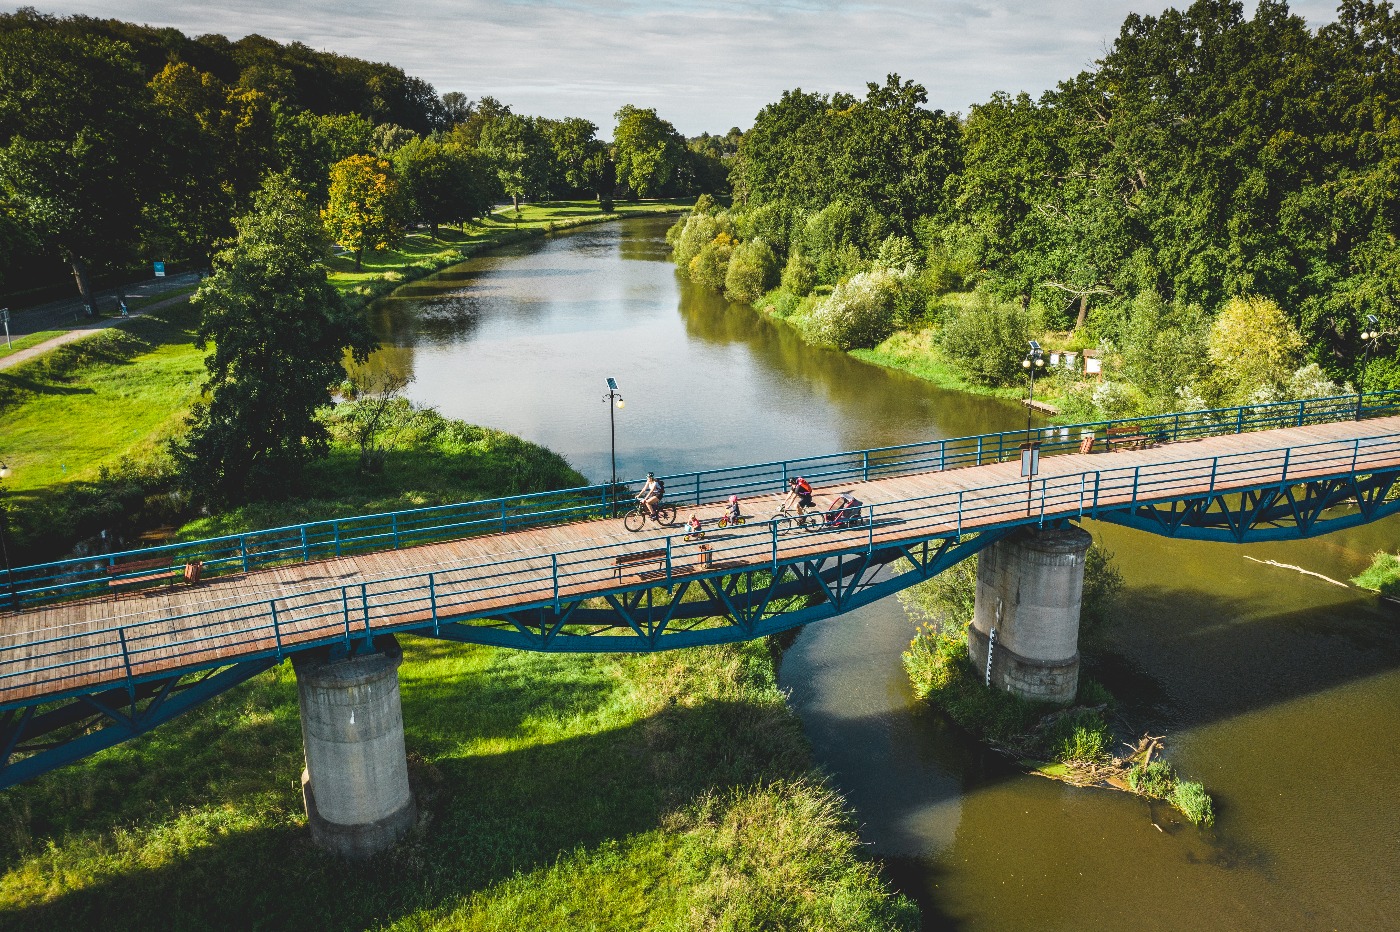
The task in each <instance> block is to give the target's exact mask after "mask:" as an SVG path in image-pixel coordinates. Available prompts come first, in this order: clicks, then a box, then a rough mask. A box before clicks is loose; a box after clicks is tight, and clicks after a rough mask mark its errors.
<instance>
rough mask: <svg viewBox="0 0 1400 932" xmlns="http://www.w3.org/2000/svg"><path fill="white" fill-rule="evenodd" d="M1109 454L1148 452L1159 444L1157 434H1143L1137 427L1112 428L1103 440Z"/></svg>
mask: <svg viewBox="0 0 1400 932" xmlns="http://www.w3.org/2000/svg"><path fill="white" fill-rule="evenodd" d="M1103 442H1104V446H1105V447H1107V448H1108V450H1109V452H1112V451H1114V450H1146V449H1147V448H1148V447H1150V446H1153V445H1155V444H1156V443H1157V436H1156V435H1155V434H1147V433H1143V432H1142V431H1141V430H1139V429H1138V428H1136V427H1129V426H1124V427H1110V428H1109V429H1108V433H1106V434H1105V435H1104V438H1103Z"/></svg>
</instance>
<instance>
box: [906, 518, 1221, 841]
mask: <svg viewBox="0 0 1400 932" xmlns="http://www.w3.org/2000/svg"><path fill="white" fill-rule="evenodd" d="M1122 586H1123V579H1122V576H1121V575H1120V574H1119V572H1118V570H1117V569H1116V567H1115V566H1114V563H1113V555H1112V554H1111V553H1108V552H1107V551H1105V550H1104V549H1103V548H1102V547H1101V546H1100V545H1098V544H1097V543H1096V544H1095V545H1094V546H1092V547H1090V548H1089V552H1088V554H1087V555H1086V557H1085V567H1084V597H1083V609H1082V613H1081V615H1080V634H1079V644H1080V653H1081V655H1083V656H1084V658H1085V662H1084V665H1085V668H1086V669H1092V666H1093V658H1094V655H1095V654H1096V653H1097V652H1098V651H1100V650H1102V649H1103V647H1104V643H1105V641H1106V639H1107V637H1108V635H1109V632H1110V630H1111V627H1112V625H1113V622H1114V618H1115V615H1114V613H1115V610H1116V603H1117V601H1118V596H1119V593H1120V591H1121V590H1122ZM976 591H977V558H976V557H971V558H969V559H967V560H964V561H962V562H961V563H959V564H957V565H955V566H953V567H951V568H950V569H947V570H944V571H943V572H942V573H940V574H939V575H938V576H936V577H934V578H933V579H931V580H928V581H926V582H922V583H919V584H917V585H915V586H911V587H910V588H909V589H906V590H904V591H903V592H901V593H900V594H899V598H900V601H901V602H903V603H904V606H905V608H906V610H907V611H909V613H910V614H911V615H912V616H914V617H915V618H918V619H920V622H919V624H918V628H917V630H916V632H915V634H914V638H913V640H912V641H911V642H910V645H909V649H908V650H906V651H905V652H904V655H903V660H904V667H905V670H906V671H908V674H909V679H910V682H911V683H912V685H913V687H914V693H915V694H916V695H917V696H919V698H921V699H925V700H927V701H928V702H930V703H932V704H933V705H934V706H936V707H937V708H939V709H941V710H942V711H944V712H945V713H946V714H947V715H948V717H949V718H951V719H952V720H953V721H954V722H956V723H957V724H958V725H959V726H961V727H962V728H964V729H966V730H967V731H968V732H970V733H971V734H973V735H974V736H976V737H977V738H980V739H982V740H984V741H986V742H988V743H989V744H990V745H992V746H993V747H994V748H997V749H998V750H1001V751H1003V752H1005V753H1008V754H1010V755H1012V756H1014V757H1015V758H1016V759H1017V760H1019V761H1021V763H1022V765H1023V766H1025V767H1027V768H1028V769H1029V770H1031V771H1033V772H1036V773H1040V774H1043V775H1044V776H1048V777H1053V778H1055V779H1060V780H1064V781H1066V782H1069V783H1074V784H1076V785H1080V786H1110V787H1114V788H1117V789H1121V790H1126V791H1129V792H1133V793H1136V794H1138V795H1140V796H1146V797H1149V798H1155V799H1165V800H1167V801H1168V802H1170V803H1171V804H1172V805H1173V806H1175V807H1176V808H1177V809H1178V810H1180V812H1181V813H1182V814H1183V815H1185V816H1186V818H1188V819H1189V820H1190V821H1191V822H1192V823H1193V824H1196V825H1206V826H1209V825H1211V824H1213V823H1214V821H1215V815H1214V811H1213V808H1212V805H1211V799H1210V796H1209V794H1207V793H1206V791H1205V789H1204V788H1203V787H1202V786H1201V784H1199V783H1196V782H1193V781H1189V780H1182V779H1180V778H1179V777H1178V776H1177V774H1176V773H1175V771H1174V770H1173V769H1172V767H1171V765H1170V764H1169V763H1167V762H1166V761H1163V760H1153V759H1152V755H1153V754H1154V753H1155V752H1156V751H1158V750H1159V749H1160V747H1161V745H1160V743H1159V742H1160V741H1161V739H1160V738H1154V737H1151V736H1148V737H1145V738H1143V739H1141V740H1139V741H1136V742H1131V741H1124V740H1123V738H1124V737H1125V736H1124V735H1121V734H1118V733H1117V731H1116V730H1115V729H1114V727H1113V726H1112V725H1111V724H1110V721H1109V718H1108V715H1109V713H1111V712H1112V711H1113V710H1114V709H1115V706H1116V702H1115V700H1114V697H1113V696H1112V694H1111V693H1109V691H1108V690H1107V689H1105V688H1104V686H1103V685H1102V684H1101V683H1098V682H1097V681H1095V680H1093V679H1090V678H1088V677H1081V679H1080V683H1079V695H1078V696H1077V697H1076V700H1075V703H1074V705H1072V706H1071V707H1070V708H1068V709H1064V708H1060V707H1058V706H1055V705H1052V704H1049V703H1040V702H1031V701H1028V700H1025V699H1022V698H1020V697H1019V696H1015V695H1012V694H1011V693H1005V692H999V691H997V690H993V689H987V688H986V687H985V686H984V685H983V683H982V681H981V679H980V678H979V677H978V676H977V673H976V671H975V670H974V669H973V667H972V663H971V660H970V659H969V657H968V649H967V628H968V625H970V624H971V623H972V611H973V603H974V599H975V596H976ZM1120 743H1122V744H1126V745H1127V746H1128V747H1129V748H1130V749H1131V750H1130V752H1129V753H1128V754H1127V755H1125V756H1124V755H1115V754H1114V753H1113V748H1115V747H1116V746H1118V745H1119V744H1120Z"/></svg>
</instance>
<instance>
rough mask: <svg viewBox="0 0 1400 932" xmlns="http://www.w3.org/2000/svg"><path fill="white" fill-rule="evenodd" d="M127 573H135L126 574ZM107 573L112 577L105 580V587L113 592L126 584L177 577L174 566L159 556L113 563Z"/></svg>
mask: <svg viewBox="0 0 1400 932" xmlns="http://www.w3.org/2000/svg"><path fill="white" fill-rule="evenodd" d="M129 573H136V574H137V575H135V576H130V575H127V574H129ZM107 575H108V576H110V577H112V578H111V579H109V580H107V588H108V589H110V590H111V591H112V592H114V593H115V592H116V591H117V590H119V589H121V588H123V587H126V586H140V585H142V584H144V583H149V582H161V583H171V582H174V581H175V579H176V578H177V577H176V575H175V567H173V566H171V565H170V564H169V563H168V562H167V561H165V560H162V559H161V558H160V557H156V558H154V559H150V560H128V561H126V562H125V563H113V564H111V565H110V566H108V567H107Z"/></svg>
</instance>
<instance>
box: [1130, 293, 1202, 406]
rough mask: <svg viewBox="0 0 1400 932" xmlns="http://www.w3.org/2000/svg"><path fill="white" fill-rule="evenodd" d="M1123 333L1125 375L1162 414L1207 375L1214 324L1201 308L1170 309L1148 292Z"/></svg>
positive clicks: (1134, 304)
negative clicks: (1179, 394) (1179, 393)
mask: <svg viewBox="0 0 1400 932" xmlns="http://www.w3.org/2000/svg"><path fill="white" fill-rule="evenodd" d="M1121 329H1122V333H1121V335H1120V338H1119V342H1120V344H1121V348H1122V353H1123V374H1124V375H1125V376H1126V377H1127V378H1128V379H1129V380H1131V381H1132V382H1133V383H1134V384H1136V385H1138V386H1140V387H1141V388H1142V390H1143V392H1144V393H1145V394H1146V395H1147V396H1148V398H1150V399H1152V400H1153V401H1154V402H1155V403H1156V406H1157V407H1159V408H1168V407H1171V406H1172V402H1173V401H1174V400H1175V399H1176V393H1177V390H1178V389H1179V388H1181V387H1182V386H1186V385H1191V384H1193V383H1195V382H1196V380H1197V379H1198V378H1199V377H1200V376H1201V374H1202V373H1203V372H1204V371H1205V369H1206V365H1207V361H1208V358H1207V355H1206V352H1207V351H1206V347H1207V341H1208V335H1209V333H1210V321H1209V318H1208V317H1207V316H1206V313H1205V311H1203V310H1202V309H1201V308H1200V307H1198V306H1197V305H1194V304H1192V305H1183V304H1179V303H1177V304H1167V303H1166V302H1165V301H1163V300H1162V299H1161V297H1159V296H1158V295H1157V293H1156V292H1155V291H1144V292H1143V293H1141V294H1139V295H1138V296H1137V298H1135V299H1134V300H1133V302H1132V303H1131V304H1130V305H1129V306H1128V309H1127V317H1126V320H1125V321H1124V322H1123V324H1122V328H1121Z"/></svg>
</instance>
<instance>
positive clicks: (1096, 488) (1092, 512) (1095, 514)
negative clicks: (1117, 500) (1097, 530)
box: [1089, 469, 1103, 518]
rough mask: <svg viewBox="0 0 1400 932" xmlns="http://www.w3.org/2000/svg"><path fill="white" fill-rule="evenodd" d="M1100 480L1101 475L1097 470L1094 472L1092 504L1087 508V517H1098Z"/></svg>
mask: <svg viewBox="0 0 1400 932" xmlns="http://www.w3.org/2000/svg"><path fill="white" fill-rule="evenodd" d="M1102 478H1103V473H1101V472H1100V471H1099V470H1097V469H1096V470H1094V504H1093V505H1092V506H1091V507H1090V508H1089V517H1091V518H1097V517H1098V516H1099V480H1101V479H1102Z"/></svg>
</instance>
